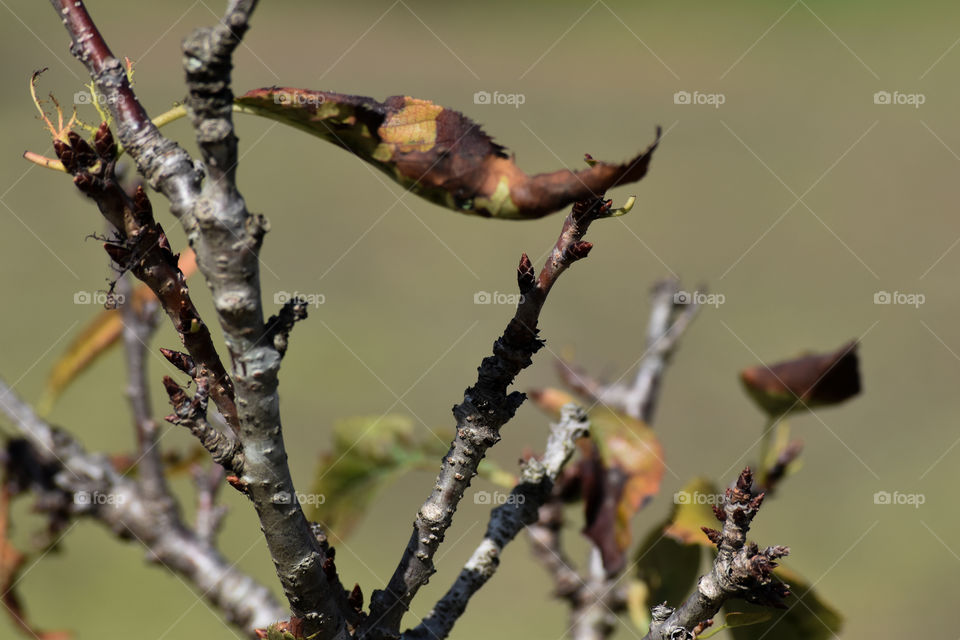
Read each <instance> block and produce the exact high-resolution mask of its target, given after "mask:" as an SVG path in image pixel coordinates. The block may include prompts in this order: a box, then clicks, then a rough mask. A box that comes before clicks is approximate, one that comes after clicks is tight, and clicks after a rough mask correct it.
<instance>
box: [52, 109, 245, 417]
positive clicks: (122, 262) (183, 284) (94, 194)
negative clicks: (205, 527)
mask: <svg viewBox="0 0 960 640" xmlns="http://www.w3.org/2000/svg"><path fill="white" fill-rule="evenodd" d="M53 146H54V149H55V150H56V152H57V156H58V157H59V158H60V160H61V162H63V165H64V167H65V168H66V169H67V171H68V172H70V173H71V174H72V175H73V176H74V184H76V185H77V188H78V189H79V190H80V191H81V192H82V193H84V194H86V195H87V196H89V197H90V198H91V199H92V200H93V201H94V202H96V204H97V207H98V208H99V209H100V213H101V214H103V217H104V218H105V219H106V220H107V221H108V222H109V223H110V224H111V225H113V227H114V229H115V233H116V237H115V238H113V239H112V241H111V242H108V243H107V244H105V245H104V248H105V249H106V250H107V253H108V254H109V255H110V257H111V259H112V260H113V261H114V263H116V265H117V267H118V268H119V269H120V271H121V272H123V271H130V272H131V273H133V275H134V276H136V277H137V278H138V279H139V280H141V281H142V282H143V283H144V284H146V285H147V286H148V287H150V290H151V291H153V293H154V295H155V296H156V297H157V299H158V300H159V301H160V304H161V306H162V307H163V310H164V311H165V312H166V314H167V316H168V317H169V318H170V320H171V322H173V326H174V328H175V329H176V331H177V334H178V335H179V336H180V341H181V342H182V343H183V345H184V347H185V348H186V349H187V351H188V352H189V353H190V356H191V357H192V358H193V360H194V361H195V362H196V367H195V371H194V372H193V373H191V376H192V377H194V378H198V379H203V380H205V381H206V383H207V386H208V387H209V388H210V389H211V394H210V395H211V397H212V398H213V400H214V402H215V403H216V404H217V407H218V408H219V409H220V411H221V413H223V415H224V417H225V418H226V420H227V422H229V423H230V425H231V426H232V428H234V429H236V428H237V427H238V424H239V423H238V421H237V408H236V405H235V404H234V392H233V383H232V381H231V380H230V377H229V376H228V375H227V372H226V369H224V367H223V363H222V362H221V360H220V355H219V354H218V353H217V350H216V347H214V346H213V339H212V337H211V335H210V330H209V328H208V327H207V325H206V324H204V322H203V320H202V319H201V318H200V313H199V312H198V311H197V308H196V306H194V304H193V300H192V299H191V297H190V290H189V288H188V287H187V280H186V277H185V276H184V275H183V272H181V271H180V268H179V267H178V265H177V261H178V256H176V255H174V253H173V251H172V250H171V248H170V243H169V242H168V240H167V236H166V234H165V233H164V232H163V228H162V227H161V226H160V225H159V224H157V222H156V220H154V217H153V208H152V206H151V205H150V200H149V198H148V197H147V194H146V193H145V192H144V190H143V189H142V188H140V187H137V189H136V192H135V193H134V195H133V197H131V196H130V195H128V194H127V192H126V191H125V190H124V189H123V187H122V186H121V185H120V181H119V180H118V178H117V175H116V160H117V147H116V144H114V140H113V134H112V133H111V131H110V128H109V127H108V126H107V123H105V122H104V123H102V124H101V125H100V128H99V129H98V130H97V133H96V135H95V136H94V146H93V147H91V146H90V145H89V144H88V143H87V142H86V141H85V140H83V139H82V138H81V137H80V136H78V135H77V134H76V133H73V132H71V133H70V134H69V144H68V143H66V142H62V141H60V140H54V144H53ZM128 302H132V299H131V298H130V297H129V296H128Z"/></svg>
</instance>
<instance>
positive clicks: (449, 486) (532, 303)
mask: <svg viewBox="0 0 960 640" xmlns="http://www.w3.org/2000/svg"><path fill="white" fill-rule="evenodd" d="M610 204H611V203H610V201H603V200H602V199H600V198H597V199H594V200H591V201H588V202H580V203H577V204H575V205H574V206H573V210H572V212H571V213H570V214H569V215H568V216H567V218H566V220H565V221H564V224H563V229H562V230H561V232H560V237H559V238H558V239H557V242H556V244H555V245H554V247H553V250H552V251H551V253H550V256H549V257H548V258H547V261H546V264H545V265H544V267H543V269H542V270H541V271H540V274H539V276H537V275H536V272H535V271H534V269H533V265H532V264H531V263H530V259H529V258H528V257H527V255H526V254H523V256H522V257H521V258H520V266H519V268H518V272H517V279H518V284H519V288H520V294H521V301H520V303H519V304H518V305H517V310H516V313H515V314H514V317H513V319H512V320H510V322H509V324H508V325H507V328H506V329H505V331H504V332H503V335H502V336H501V337H500V338H499V339H498V340H497V341H496V342H495V343H494V345H493V355H492V356H488V357H487V358H485V359H484V360H483V362H482V363H481V364H480V367H479V369H478V376H477V382H476V384H474V385H473V386H472V387H470V388H469V389H467V390H466V392H465V393H464V398H463V402H461V403H460V404H458V405H457V406H455V407H454V408H453V415H454V417H455V419H456V421H457V431H456V437H455V438H454V440H453V443H452V444H451V447H450V450H449V452H448V453H447V455H446V457H445V458H444V460H443V466H442V468H441V470H440V474H439V476H438V477H437V482H436V485H435V488H434V490H433V492H432V493H431V494H430V497H429V498H428V499H427V501H426V502H425V503H424V504H423V506H422V507H421V508H420V510H419V512H418V513H417V518H416V521H415V522H414V526H413V534H412V535H411V536H410V541H409V542H408V543H407V547H406V549H405V550H404V553H403V557H402V558H401V560H400V563H399V565H398V566H397V568H396V570H395V571H394V573H393V576H392V577H391V578H390V581H389V583H388V584H387V586H386V589H383V590H378V591H375V592H374V593H373V595H372V597H371V604H370V620H371V622H370V628H372V629H375V630H376V632H377V634H379V635H382V636H383V637H396V636H398V635H399V628H400V622H401V618H402V617H403V615H404V613H405V612H406V611H407V609H408V607H409V605H410V602H411V601H412V600H413V597H414V596H415V595H416V593H417V591H418V590H419V589H420V587H422V586H423V585H424V584H426V583H427V581H428V580H429V579H430V576H431V575H433V573H434V572H435V569H434V566H433V556H434V554H435V553H436V551H437V549H438V548H439V546H440V543H441V542H443V538H444V534H445V533H446V531H447V529H448V528H449V527H450V525H451V523H452V522H453V514H454V512H455V511H456V508H457V505H458V504H459V503H460V500H461V499H462V498H463V494H464V492H465V491H466V489H467V487H469V486H470V481H471V479H472V478H473V476H475V475H476V473H477V466H478V465H479V464H480V461H481V460H482V459H483V457H484V455H485V454H486V452H487V449H489V448H490V447H491V446H493V445H494V444H496V443H497V442H498V441H499V440H500V428H501V427H502V426H503V425H504V424H506V423H507V422H508V421H509V420H510V419H511V418H513V415H514V413H515V412H516V410H517V408H518V407H519V406H520V404H521V403H522V402H523V401H524V399H525V398H526V396H525V395H524V394H523V393H521V392H519V391H514V392H510V393H508V392H507V388H508V387H509V386H510V385H511V384H512V383H513V381H514V378H515V377H516V376H517V375H518V374H519V373H520V372H521V371H522V370H523V369H525V368H526V367H528V366H529V365H530V364H531V363H532V357H533V355H534V354H535V353H536V352H537V351H539V350H540V348H541V347H542V346H543V341H542V340H541V339H540V338H539V335H538V334H539V329H538V328H537V322H538V320H539V317H540V311H541V310H542V308H543V305H544V302H546V299H547V296H548V294H549V293H550V289H551V288H552V287H553V285H554V284H555V283H556V281H557V279H558V278H559V277H560V275H561V274H562V273H563V272H564V271H565V270H566V269H567V268H568V267H569V266H570V265H571V264H573V263H574V262H575V261H577V260H579V259H581V258H585V257H586V256H587V254H588V253H589V252H590V249H591V248H592V246H593V245H592V244H590V243H589V242H585V241H583V236H584V234H585V233H586V232H587V229H588V228H589V226H590V223H591V222H593V221H594V220H596V219H597V218H600V217H604V216H607V215H609V214H610Z"/></svg>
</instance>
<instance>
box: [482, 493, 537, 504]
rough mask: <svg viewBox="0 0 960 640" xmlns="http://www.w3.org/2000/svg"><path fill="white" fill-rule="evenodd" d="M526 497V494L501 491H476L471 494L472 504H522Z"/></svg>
mask: <svg viewBox="0 0 960 640" xmlns="http://www.w3.org/2000/svg"><path fill="white" fill-rule="evenodd" d="M526 499H527V498H526V496H523V495H519V494H518V495H514V494H513V493H504V492H503V491H493V492H490V491H477V492H476V493H475V494H473V504H498V505H499V504H523V503H524V501H525V500H526Z"/></svg>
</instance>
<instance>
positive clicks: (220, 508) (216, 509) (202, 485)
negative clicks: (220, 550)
mask: <svg viewBox="0 0 960 640" xmlns="http://www.w3.org/2000/svg"><path fill="white" fill-rule="evenodd" d="M224 476H225V474H224V470H223V467H221V466H220V465H217V464H213V465H210V468H209V469H204V468H203V467H201V466H200V465H197V466H196V467H194V469H193V483H194V484H195V485H196V487H197V519H196V523H195V524H194V527H193V528H194V531H195V532H196V534H197V538H199V539H200V540H202V541H204V542H205V543H207V544H210V545H212V544H214V541H215V540H216V537H217V533H218V532H219V531H220V525H221V524H223V518H224V516H225V515H226V514H227V507H226V506H224V505H218V504H217V494H218V493H219V492H220V487H222V486H223V484H224V482H223V481H224Z"/></svg>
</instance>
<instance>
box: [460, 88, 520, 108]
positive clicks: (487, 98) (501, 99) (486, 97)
mask: <svg viewBox="0 0 960 640" xmlns="http://www.w3.org/2000/svg"><path fill="white" fill-rule="evenodd" d="M526 101H527V96H525V95H524V94H522V93H500V92H499V91H494V92H493V93H490V92H489V91H477V92H476V93H474V94H473V104H499V105H509V106H512V107H514V108H515V109H519V108H520V105H522V104H524V103H525V102H526Z"/></svg>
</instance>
